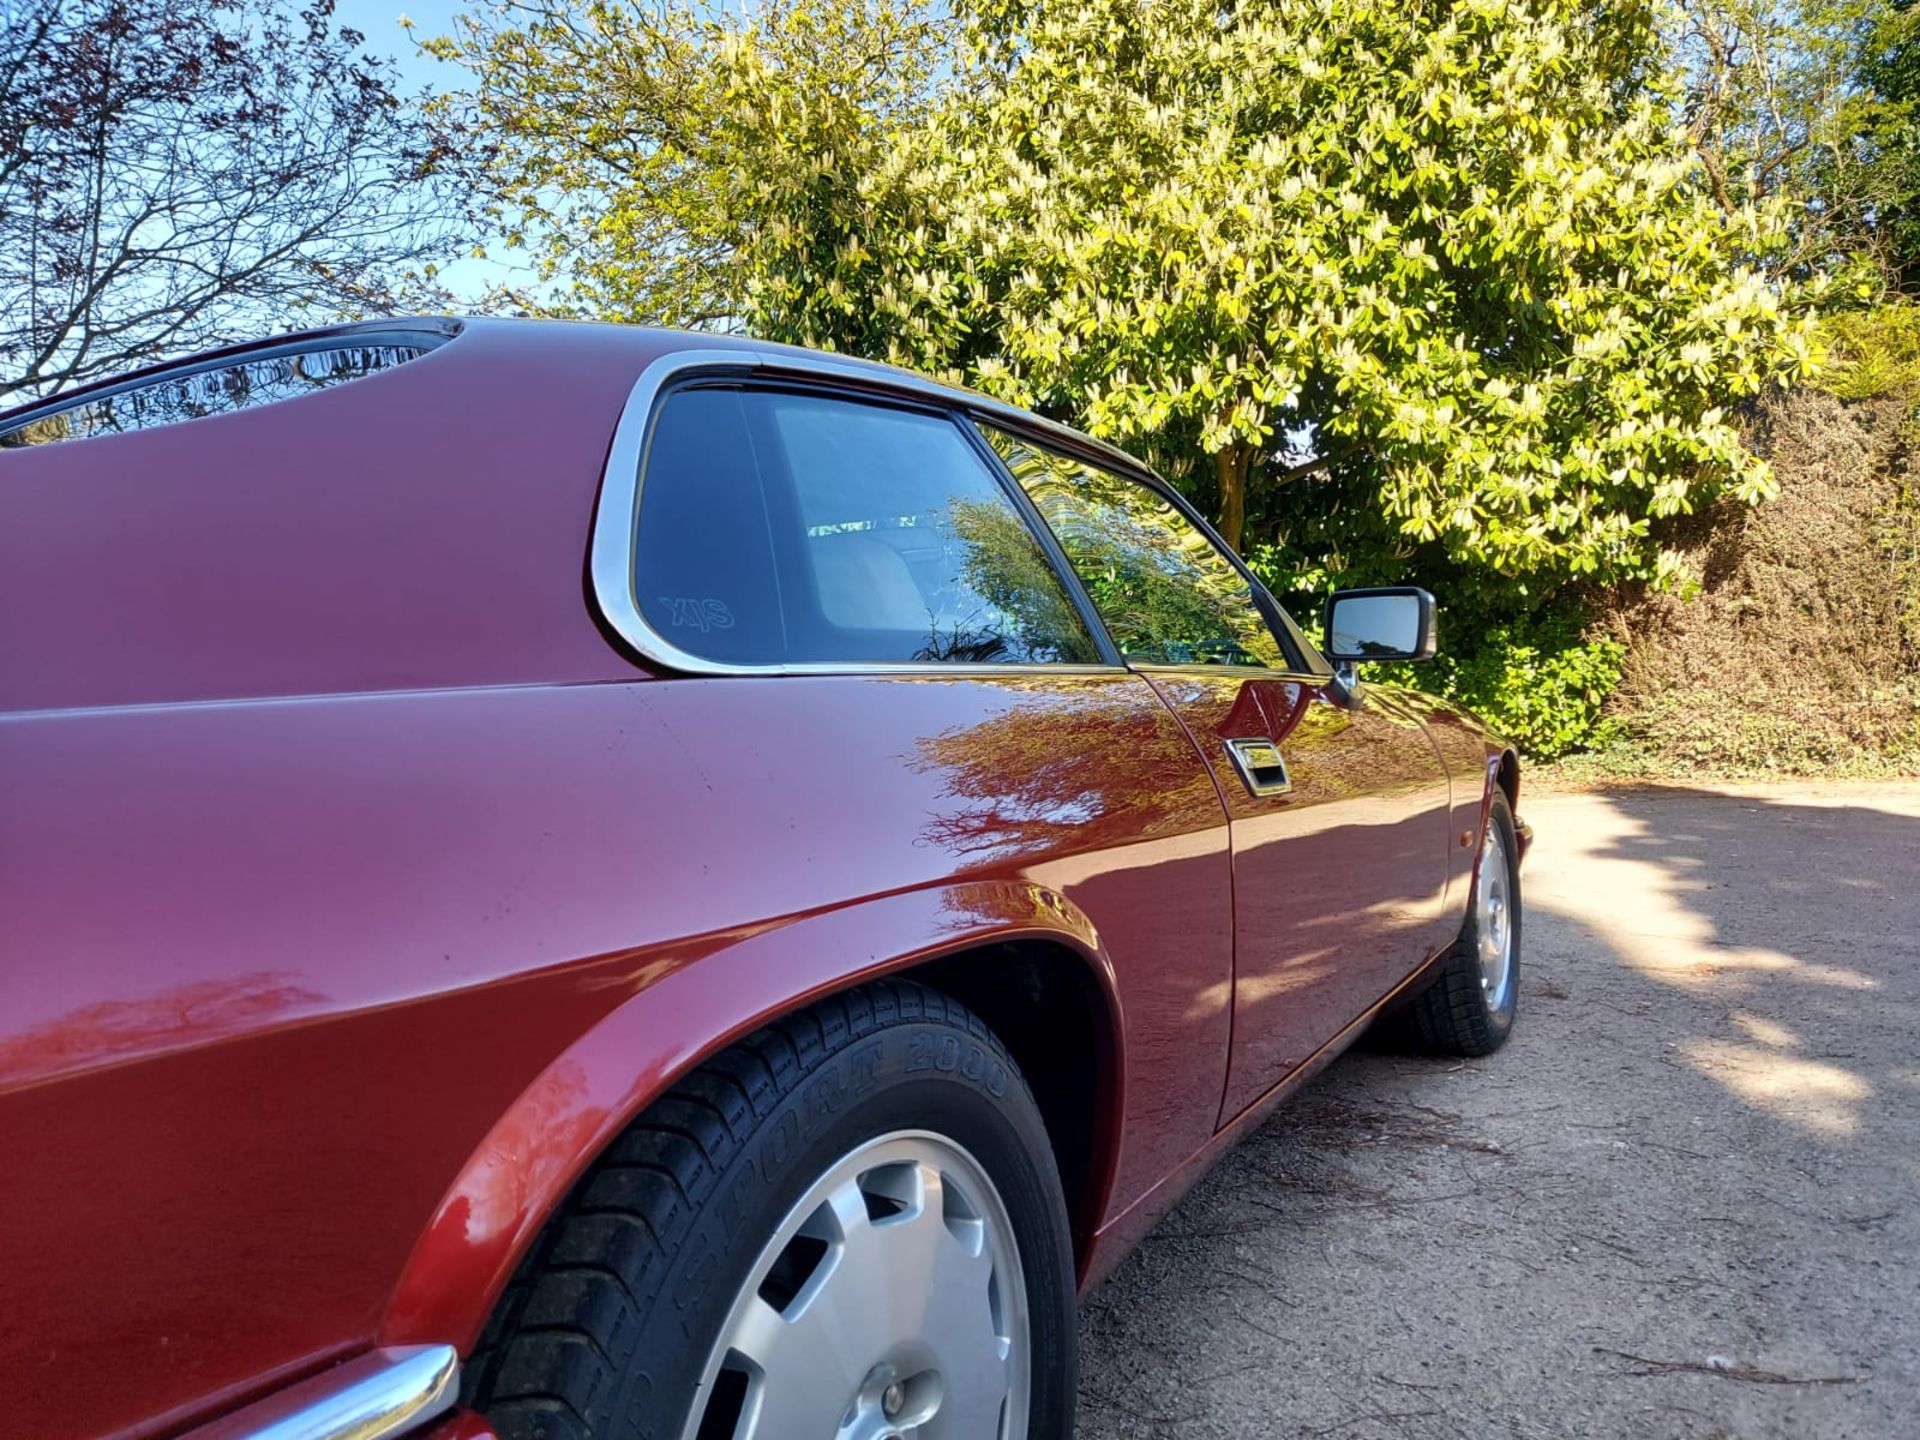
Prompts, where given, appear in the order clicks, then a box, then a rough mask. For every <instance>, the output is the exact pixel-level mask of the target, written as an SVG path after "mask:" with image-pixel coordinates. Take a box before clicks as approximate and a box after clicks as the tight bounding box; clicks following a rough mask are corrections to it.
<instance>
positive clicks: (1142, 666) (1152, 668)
mask: <svg viewBox="0 0 1920 1440" xmlns="http://www.w3.org/2000/svg"><path fill="white" fill-rule="evenodd" d="M1127 668H1128V669H1130V670H1134V671H1137V672H1138V673H1139V674H1142V675H1169V676H1174V677H1176V678H1177V677H1179V676H1182V675H1191V676H1193V677H1195V678H1196V679H1213V678H1225V679H1233V680H1286V681H1290V682H1291V683H1293V684H1295V685H1325V684H1326V683H1327V680H1328V678H1329V677H1328V676H1325V675H1315V674H1313V673H1312V672H1311V671H1306V670H1276V669H1275V668H1274V667H1273V666H1271V665H1228V664H1226V663H1225V662H1220V661H1212V662H1210V661H1195V662H1192V663H1190V664H1184V665H1181V664H1173V663H1164V664H1163V663H1161V662H1159V661H1154V660H1138V661H1135V662H1133V663H1132V664H1130V665H1129V666H1128V667H1127Z"/></svg>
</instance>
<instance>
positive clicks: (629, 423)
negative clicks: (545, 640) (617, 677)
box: [587, 346, 1140, 678]
mask: <svg viewBox="0 0 1920 1440" xmlns="http://www.w3.org/2000/svg"><path fill="white" fill-rule="evenodd" d="M703 373H704V374H733V375H741V376H747V375H760V376H776V377H778V376H784V377H790V378H795V379H809V378H810V379H815V380H826V381H834V380H840V381H843V382H848V383H853V384H858V385H861V386H864V387H867V388H868V389H871V390H879V391H884V392H886V393H890V394H894V395H899V396H906V397H909V398H918V399H921V400H932V401H934V402H936V403H938V404H941V405H947V406H952V407H954V408H956V409H958V410H960V411H961V412H962V413H965V414H974V415H981V416H993V417H998V418H1003V419H1005V420H1007V421H1009V422H1017V423H1018V424H1020V425H1022V426H1024V427H1026V428H1028V429H1030V430H1033V429H1038V430H1041V431H1046V432H1049V433H1052V432H1057V433H1058V434H1059V435H1060V436H1062V437H1063V438H1066V439H1070V440H1071V441H1072V442H1073V443H1074V444H1076V445H1078V446H1080V447H1081V448H1083V449H1084V448H1089V447H1091V448H1093V449H1096V450H1099V451H1101V452H1103V453H1105V452H1110V453H1111V455H1112V457H1113V458H1114V459H1115V460H1116V462H1117V461H1124V462H1125V463H1126V466H1127V468H1128V469H1129V470H1135V471H1137V470H1139V468H1140V462H1139V461H1137V460H1135V459H1133V458H1132V457H1130V456H1127V455H1125V454H1124V453H1123V452H1121V451H1118V450H1113V449H1112V447H1111V446H1106V445H1102V444H1101V443H1100V442H1099V441H1096V440H1092V439H1090V438H1088V437H1087V436H1084V435H1081V434H1080V433H1079V432H1078V431H1074V430H1069V429H1068V428H1067V427H1065V426H1063V425H1059V424H1057V423H1055V422H1052V421H1048V420H1044V419H1042V418H1041V417H1039V416H1034V415H1028V414H1027V413H1026V412H1024V411H1021V410H1015V409H1014V408H1013V407H1011V406H1006V405H1002V404H1000V403H999V402H998V401H995V400H990V399H988V398H987V397H986V396H983V395H976V394H974V393H972V392H971V391H968V390H960V389H956V388H955V387H953V386H951V385H942V384H940V383H939V382H938V381H934V380H928V379H926V378H924V377H923V376H919V375H915V374H914V373H913V372H912V371H910V370H896V369H894V368H893V367H892V366H889V365H878V364H874V363H872V362H870V361H863V360H849V359H847V358H846V357H844V356H829V355H813V354H811V353H810V352H808V351H804V350H792V351H789V350H785V349H774V348H763V347H757V346H741V347H740V348H738V349H726V350H722V349H717V348H716V349H690V350H674V351H670V352H668V353H667V354H665V355H662V356H660V357H659V358H658V359H656V360H654V361H653V362H652V363H651V364H650V365H648V366H647V368H646V369H645V370H642V371H641V372H640V378H639V379H638V380H636V381H635V382H634V385H633V389H632V390H631V391H629V392H628V394H627V402H626V405H625V406H624V408H622V410H621V411H620V421H619V424H618V425H617V426H616V427H615V429H614V432H613V446H612V448H611V449H610V450H609V451H608V453H607V468H606V470H605V471H604V472H603V474H602V476H601V481H600V500H599V503H598V505H597V506H596V507H595V509H594V516H593V540H592V543H591V546H590V549H589V552H588V554H589V558H588V567H587V568H588V573H589V574H590V576H591V578H592V581H593V596H594V600H595V602H596V603H597V604H598V605H599V607H600V614H601V616H602V617H603V618H604V619H605V620H606V622H607V624H608V625H609V626H611V627H612V628H613V631H614V633H615V634H616V635H618V636H619V637H620V638H621V639H622V640H624V641H626V642H627V644H628V645H630V646H632V647H633V649H634V650H635V651H636V652H638V653H639V654H640V655H642V656H644V657H645V658H646V659H648V660H651V661H653V662H654V663H655V664H658V665H664V666H666V667H667V668H668V669H670V670H678V671H682V672H684V673H686V674H689V675H932V676H941V675H944V676H950V677H955V678H959V677H963V676H969V675H1032V674H1046V675H1073V674H1081V675H1085V674H1100V675H1124V674H1126V673H1127V669H1126V667H1125V666H1123V665H1084V664H1082V665H1046V664H1033V663H1015V664H1004V665H1002V664H992V663H974V664H940V663H937V662H929V663H924V664H923V663H918V662H894V663H879V662H853V661H830V662H819V663H805V664H791V665H736V664H731V663H729V662H727V661H724V660H710V659H707V658H705V657H704V656H700V655H695V654H693V653H691V652H689V651H686V650H682V649H681V648H680V647H679V646H677V645H675V644H674V643H673V642H672V641H670V640H668V639H667V638H666V637H665V636H664V635H662V634H661V633H660V632H659V631H658V630H655V629H654V628H653V626H651V625H649V624H648V623H647V621H646V618H645V617H644V616H643V615H642V614H641V613H640V598H639V596H638V595H636V594H635V593H634V582H635V579H636V577H635V575H634V573H633V556H634V549H635V546H636V543H637V540H638V530H639V524H640V483H641V473H642V471H643V470H644V468H645V461H646V446H647V435H648V432H649V430H650V429H651V428H652V424H653V412H654V408H655V406H656V404H657V403H658V401H659V399H660V392H661V391H663V390H665V389H666V388H667V387H668V386H669V385H670V384H672V383H673V382H674V381H676V380H681V379H684V378H686V377H687V376H689V375H694V374H703Z"/></svg>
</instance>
